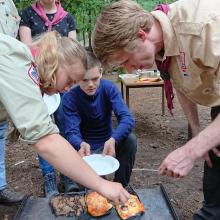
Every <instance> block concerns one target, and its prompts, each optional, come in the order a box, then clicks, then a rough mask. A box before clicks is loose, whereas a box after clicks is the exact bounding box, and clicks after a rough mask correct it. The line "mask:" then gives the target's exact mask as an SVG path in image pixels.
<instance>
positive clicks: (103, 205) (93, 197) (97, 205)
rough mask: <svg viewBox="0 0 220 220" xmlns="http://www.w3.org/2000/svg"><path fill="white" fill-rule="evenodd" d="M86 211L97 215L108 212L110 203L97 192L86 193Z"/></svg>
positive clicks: (110, 206)
mask: <svg viewBox="0 0 220 220" xmlns="http://www.w3.org/2000/svg"><path fill="white" fill-rule="evenodd" d="M86 204H87V211H88V213H89V214H90V215H91V216H94V217H98V216H102V215H106V214H108V212H109V211H110V209H111V208H112V204H111V203H110V202H109V201H108V200H107V199H106V198H105V197H103V196H102V195H100V194H99V193H97V192H91V193H89V194H88V195H86Z"/></svg>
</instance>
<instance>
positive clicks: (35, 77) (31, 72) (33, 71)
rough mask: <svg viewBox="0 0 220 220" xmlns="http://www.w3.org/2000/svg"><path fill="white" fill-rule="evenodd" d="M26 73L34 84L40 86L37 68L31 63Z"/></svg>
mask: <svg viewBox="0 0 220 220" xmlns="http://www.w3.org/2000/svg"><path fill="white" fill-rule="evenodd" d="M28 75H29V77H30V78H31V79H32V80H33V81H34V83H35V84H37V85H38V86H40V77H39V75H38V72H37V69H36V68H35V67H34V65H33V63H32V64H31V66H30V68H29V70H28Z"/></svg>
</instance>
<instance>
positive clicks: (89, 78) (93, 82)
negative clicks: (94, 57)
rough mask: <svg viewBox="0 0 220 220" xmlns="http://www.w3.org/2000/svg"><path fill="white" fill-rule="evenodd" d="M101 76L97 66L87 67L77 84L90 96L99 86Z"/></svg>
mask: <svg viewBox="0 0 220 220" xmlns="http://www.w3.org/2000/svg"><path fill="white" fill-rule="evenodd" d="M101 77H102V73H101V70H100V68H99V67H94V68H92V69H89V70H88V71H87V72H86V74H85V76H84V78H83V80H82V81H80V82H79V86H80V88H81V89H82V90H83V91H84V92H85V93H86V94H87V95H90V96H92V95H94V94H95V93H96V90H97V88H98V87H99V84H100V79H101Z"/></svg>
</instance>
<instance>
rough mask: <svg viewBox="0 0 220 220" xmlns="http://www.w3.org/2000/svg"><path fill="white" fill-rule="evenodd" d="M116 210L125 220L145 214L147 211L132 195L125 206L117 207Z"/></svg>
mask: <svg viewBox="0 0 220 220" xmlns="http://www.w3.org/2000/svg"><path fill="white" fill-rule="evenodd" d="M116 210H117V212H118V215H119V216H120V218H121V219H123V220H125V219H129V218H131V217H134V216H136V215H140V214H143V213H144V211H145V209H144V205H143V204H142V203H141V202H140V200H139V199H138V197H137V196H136V195H131V196H130V198H129V200H128V201H127V202H126V203H125V204H123V205H116Z"/></svg>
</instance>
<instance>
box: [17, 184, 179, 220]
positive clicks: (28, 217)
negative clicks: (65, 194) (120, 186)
mask: <svg viewBox="0 0 220 220" xmlns="http://www.w3.org/2000/svg"><path fill="white" fill-rule="evenodd" d="M135 191H136V192H137V194H138V196H139V198H140V200H141V202H142V203H143V204H144V207H145V213H144V215H142V216H141V217H137V218H132V220H179V217H178V216H177V214H176V212H175V210H174V208H173V207H172V205H171V202H170V200H169V198H168V195H167V193H166V191H165V188H164V187H163V185H155V186H151V187H148V188H143V189H135ZM39 219H41V220H76V218H74V217H63V216H59V217H55V215H54V214H53V212H52V209H51V207H50V205H49V200H48V199H46V198H36V197H29V198H27V199H26V200H25V201H23V203H22V204H21V206H20V208H19V210H18V212H17V214H16V216H15V217H14V220H39ZM97 219H98V220H120V218H119V217H118V215H117V213H116V211H115V209H112V211H111V213H110V214H109V215H106V216H103V217H99V218H94V217H91V216H89V215H88V214H84V215H82V216H81V217H80V218H78V219H77V220H97Z"/></svg>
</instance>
